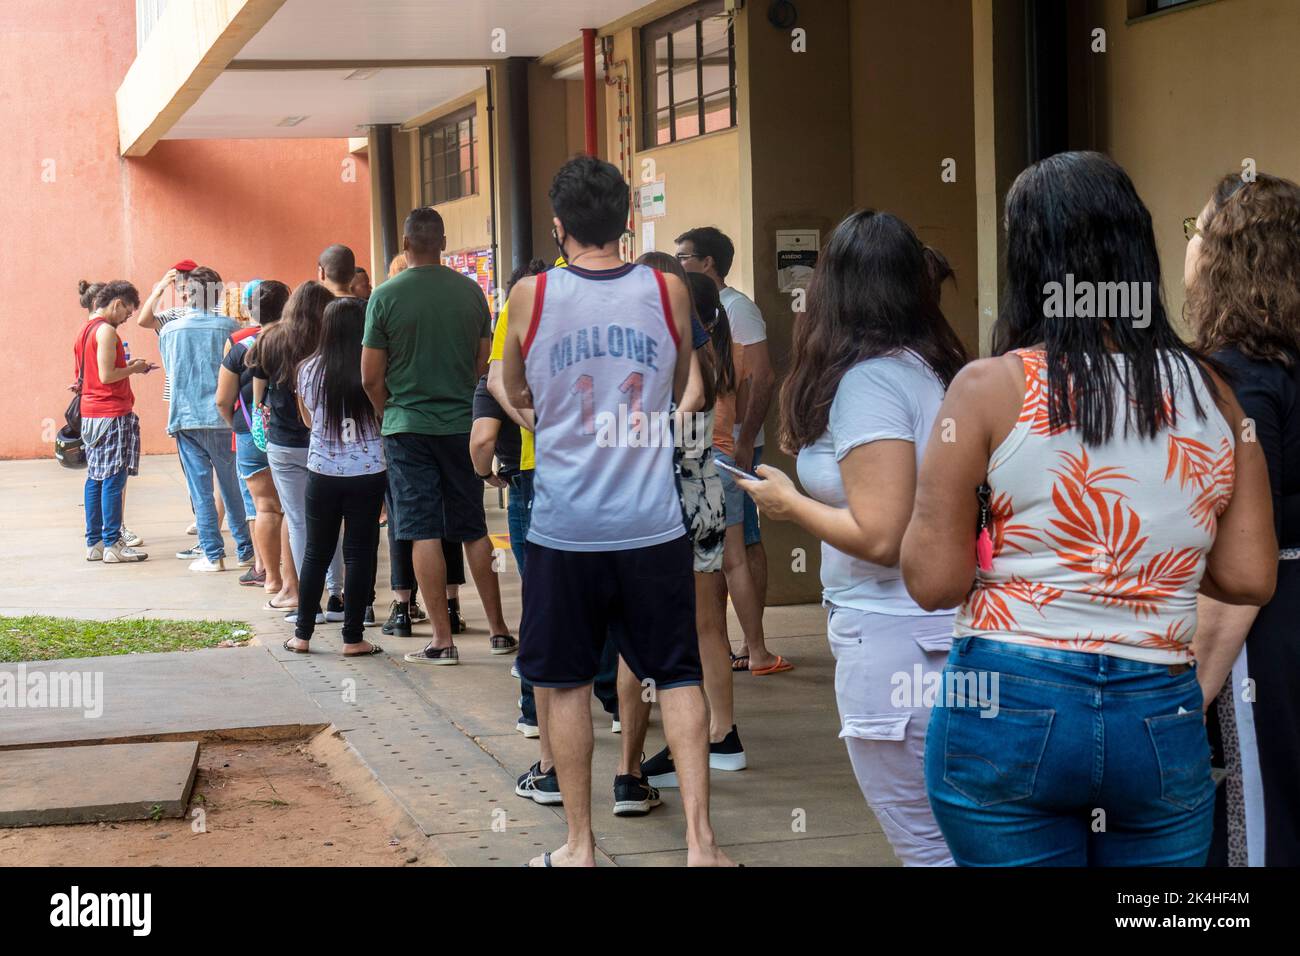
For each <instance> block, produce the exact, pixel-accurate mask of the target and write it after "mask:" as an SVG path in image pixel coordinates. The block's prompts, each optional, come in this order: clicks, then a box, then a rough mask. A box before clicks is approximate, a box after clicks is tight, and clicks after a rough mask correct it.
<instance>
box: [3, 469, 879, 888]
mask: <svg viewBox="0 0 1300 956" xmlns="http://www.w3.org/2000/svg"><path fill="white" fill-rule="evenodd" d="M83 479H84V472H79V471H77V472H73V471H68V470H65V469H63V468H60V467H59V466H58V464H57V463H56V462H54V461H53V460H52V459H51V460H48V461H33V462H3V463H0V528H3V529H4V536H5V539H6V541H8V542H10V543H11V544H13V543H21V546H20V547H11V548H9V549H6V550H7V554H6V556H5V557H3V558H0V568H2V569H3V571H4V573H3V576H2V577H0V581H3V584H2V585H0V615H18V614H26V613H39V614H55V615H63V616H73V617H90V618H96V619H112V618H123V617H161V618H176V619H182V618H183V619H196V618H202V619H225V620H242V621H245V622H247V623H249V624H250V625H252V628H253V630H254V632H255V633H256V634H257V636H258V640H259V642H260V643H261V644H262V645H263V646H264V650H259V653H265V654H269V655H270V656H271V657H272V658H274V660H275V661H277V662H278V665H277V666H278V668H279V669H280V670H282V671H283V674H284V675H285V676H287V677H288V678H291V682H286V683H285V685H284V687H281V686H280V684H279V682H278V681H277V683H276V687H277V690H276V695H277V697H280V698H281V700H279V701H278V702H277V706H280V707H282V708H283V709H284V710H285V711H286V712H289V713H292V714H294V715H295V718H294V719H295V720H303V718H302V716H301V714H302V712H303V708H302V707H301V706H300V704H302V703H307V702H308V701H310V702H311V705H310V707H309V708H308V709H309V710H312V709H318V710H319V711H320V712H321V713H322V722H325V723H332V724H334V726H335V727H336V728H338V730H339V731H340V732H341V733H342V735H343V737H344V738H345V739H346V740H347V742H348V744H349V745H350V746H351V747H352V748H353V749H354V750H355V751H356V753H357V754H358V756H359V757H360V758H361V760H362V761H363V762H364V763H365V764H366V765H367V766H368V767H369V768H370V769H371V771H372V772H373V773H374V774H375V776H376V777H377V779H378V780H379V782H380V784H381V785H382V786H383V787H384V788H385V789H386V790H387V791H388V792H389V794H391V795H392V796H393V798H394V799H395V800H396V801H397V802H398V803H400V804H401V805H402V807H403V808H404V809H405V810H406V812H407V813H408V814H409V815H410V817H411V818H412V819H413V820H414V821H415V822H416V824H417V825H418V826H419V827H420V829H421V830H422V831H423V832H424V833H425V834H427V835H428V836H429V838H430V840H431V841H432V842H433V843H434V844H435V845H436V846H437V848H438V849H439V850H440V851H441V852H443V853H444V854H445V855H446V856H447V858H448V859H449V860H451V861H452V862H453V863H464V864H481V865H517V864H518V863H520V862H522V861H523V860H525V859H526V858H527V857H528V856H531V855H534V854H536V853H538V852H540V850H542V849H552V848H554V847H556V846H558V845H559V843H560V842H562V840H563V839H564V819H563V812H562V810H559V809H550V808H545V807H540V806H537V805H536V804H534V803H532V802H531V801H528V800H523V799H521V798H519V797H516V796H515V794H514V778H515V777H516V776H517V775H518V774H519V773H521V772H522V771H523V770H525V769H526V768H527V767H528V766H529V765H530V764H532V763H533V761H535V760H536V759H537V742H536V741H535V740H527V739H525V738H524V737H522V736H521V735H519V734H518V733H517V732H516V731H515V730H514V724H515V720H516V718H517V715H518V711H517V706H516V697H517V695H518V682H517V681H516V680H514V679H513V678H511V677H510V675H509V669H510V665H511V662H512V661H513V657H508V656H495V657H494V656H492V655H491V654H489V651H488V647H487V637H488V632H487V629H486V625H485V621H484V618H483V613H482V609H481V607H480V606H479V605H478V601H477V598H476V596H475V594H474V592H473V586H472V584H471V585H470V586H469V587H467V588H465V589H463V591H462V597H461V606H462V609H463V611H464V614H465V616H466V618H467V620H468V622H469V626H470V631H469V633H467V634H464V635H461V636H460V637H459V638H458V640H457V644H458V645H459V647H460V652H461V663H460V666H458V667H450V668H447V667H427V666H423V665H409V664H406V663H404V662H403V661H402V654H403V653H405V652H406V651H410V650H415V649H417V648H419V647H420V646H422V644H423V642H424V641H425V640H427V639H428V634H429V625H428V624H427V623H426V624H423V625H419V626H417V628H416V632H415V636H413V637H411V638H409V639H401V638H384V637H382V636H381V635H380V634H379V632H378V630H377V629H376V630H373V631H370V632H368V636H370V637H373V638H374V639H376V640H378V641H380V642H381V643H382V644H383V645H384V647H385V649H386V650H387V651H388V652H389V653H388V654H387V655H385V656H382V657H375V658H366V659H347V660H345V659H344V658H342V657H341V655H340V654H339V651H340V648H341V639H340V635H339V626H338V625H333V624H332V625H324V626H322V627H321V628H319V629H318V631H317V636H316V638H315V639H314V640H313V646H314V648H315V650H314V652H313V653H312V654H310V655H297V654H289V653H287V652H285V651H284V650H282V649H281V648H280V643H281V642H282V641H283V640H284V638H285V637H287V636H289V634H290V633H291V631H292V628H291V627H290V626H289V625H287V624H285V623H284V622H283V621H282V620H281V618H280V616H279V615H278V614H271V613H268V612H264V611H262V610H261V606H262V604H263V602H264V600H265V598H264V595H263V593H262V592H261V590H260V589H252V588H241V587H239V586H237V584H236V581H235V579H236V577H237V574H236V573H235V572H233V571H232V572H228V573H226V574H194V573H191V572H189V571H188V570H187V569H186V565H185V563H183V562H181V561H177V560H176V559H175V558H174V557H173V556H172V554H173V552H175V551H177V550H180V549H181V548H185V547H188V546H189V545H190V544H192V543H193V542H194V538H192V537H188V536H186V535H185V534H184V529H185V526H186V524H188V523H189V521H190V520H191V518H190V510H189V506H188V499H187V496H186V493H185V487H184V483H183V481H182V479H181V476H180V470H179V467H178V465H177V461H176V459H175V458H174V457H172V456H151V457H148V458H145V459H144V460H143V461H142V464H141V474H140V475H139V476H138V477H137V478H133V479H131V481H130V484H129V486H128V500H127V506H126V517H127V524H128V526H129V527H131V528H132V529H133V530H134V531H136V532H137V533H138V534H140V535H141V536H143V537H144V539H145V541H146V542H147V544H146V545H145V547H144V550H146V551H148V552H150V560H148V561H146V562H144V563H143V564H140V565H117V566H113V565H108V566H105V565H102V564H89V563H87V562H85V561H84V560H83V559H82V555H83V547H82V544H81V542H82V524H83V519H82V504H81V500H82V496H81V487H82V481H83ZM487 501H488V522H489V527H490V529H491V531H492V533H493V535H494V536H495V537H497V539H498V541H500V542H501V543H503V544H504V540H505V539H504V535H505V533H506V521H505V512H504V510H500V509H498V508H497V502H496V494H495V492H491V493H490V494H489V495H488V496H487ZM227 547H228V553H231V554H233V547H232V546H231V542H230V539H229V535H228V534H227ZM380 550H381V567H380V572H379V595H378V598H377V600H376V607H375V612H376V614H377V615H378V616H380V617H381V618H382V617H384V616H385V615H386V610H387V606H388V601H389V600H390V597H391V596H390V594H389V592H388V590H387V588H386V586H385V585H386V581H387V556H386V553H384V552H386V548H383V547H381V549H380ZM19 553H21V557H19V556H17V555H18V554H19ZM502 590H503V597H504V600H505V603H506V617H507V620H509V621H511V622H517V621H518V619H519V611H520V607H519V578H518V575H517V574H516V573H515V571H514V567H513V561H512V560H511V561H510V565H509V570H508V571H506V572H505V573H504V574H503V575H502ZM766 624H767V634H768V639H769V640H770V641H772V646H773V647H774V648H775V649H776V650H778V651H779V652H780V653H782V654H783V655H785V656H786V657H787V658H789V659H790V660H792V661H793V662H794V663H795V664H796V669H795V670H794V671H793V672H790V673H787V674H781V675H776V676H773V677H766V678H756V677H751V676H750V675H748V674H738V675H737V678H736V704H737V723H738V725H739V728H740V733H741V736H742V739H743V740H744V742H745V748H746V751H747V753H748V755H749V764H750V766H749V769H748V770H745V771H744V772H741V773H734V774H727V773H714V774H713V776H712V782H713V799H712V805H713V822H714V827H715V829H716V831H717V834H718V838H719V840H720V842H721V843H722V844H723V845H724V846H726V847H727V848H728V851H729V852H730V853H731V855H732V856H733V857H734V858H735V859H737V860H738V861H740V862H744V863H747V864H755V865H763V864H766V865H893V864H894V863H895V860H894V857H893V854H892V852H891V851H890V849H889V846H888V844H887V842H886V841H885V839H884V837H883V835H882V834H881V832H880V827H879V825H878V824H877V823H876V820H875V818H874V817H873V815H872V814H871V812H870V811H869V810H868V808H867V807H866V805H865V803H864V802H863V799H862V796H861V794H860V793H859V791H858V789H857V786H856V783H855V781H854V778H853V774H852V771H851V769H850V767H849V761H848V757H847V754H846V753H845V750H844V746H843V744H842V743H841V742H840V741H839V740H838V739H837V733H838V730H839V721H838V718H837V716H836V713H835V702H834V694H833V687H834V663H833V661H832V659H831V657H830V654H829V652H828V650H827V647H826V640H825V622H824V616H823V612H822V610H821V609H820V608H819V607H816V606H813V605H806V606H800V607H784V608H769V609H768V612H767V615H766ZM730 626H731V634H732V636H733V639H735V638H737V637H738V636H739V634H740V629H739V626H738V624H737V623H736V621H735V618H734V616H733V617H732V619H731V625H730ZM228 653H236V652H235V651H222V650H213V651H204V652H196V653H191V654H188V655H150V657H152V658H157V657H164V656H167V657H176V656H183V657H185V658H188V659H190V660H191V661H192V662H193V666H195V667H204V668H205V670H206V665H204V664H203V662H204V661H205V660H209V659H213V656H214V655H221V654H228ZM244 653H247V651H245V652H244ZM119 662H120V663H118V666H119V667H120V666H121V664H122V663H125V659H119ZM142 664H143V662H142ZM195 679H196V680H198V678H197V676H196V678H195ZM199 682H200V683H202V681H199ZM290 683H291V685H292V687H293V688H294V690H293V691H292V692H289V691H287V690H286V689H285V688H287V687H288V686H289V685H290ZM299 693H300V694H301V695H302V697H301V698H297V694H299ZM289 698H295V699H289ZM166 700H167V698H166V697H165V696H163V697H161V698H160V700H159V705H160V706H163V707H165V706H166ZM592 703H593V726H594V727H595V731H596V752H595V771H594V785H593V791H594V792H593V806H594V814H593V819H594V826H595V829H596V836H597V840H598V843H599V847H600V850H601V852H602V853H603V854H604V857H605V858H606V860H607V861H613V862H615V863H617V864H618V865H674V864H680V863H682V862H684V860H685V843H684V824H683V821H682V814H681V802H680V795H679V793H678V792H677V791H675V790H666V791H664V805H663V807H662V808H660V809H658V810H656V811H654V812H653V813H652V814H651V815H650V816H648V817H645V818H641V819H619V818H616V817H614V816H613V815H612V813H611V812H610V806H611V804H612V792H611V786H612V782H613V776H614V771H615V767H616V764H617V759H618V752H619V741H620V738H619V737H618V736H617V735H615V734H612V733H611V732H610V729H609V720H608V718H607V717H606V716H605V714H604V712H603V711H601V710H600V707H599V705H598V704H597V703H596V702H595V700H594V699H593V702H592ZM190 704H191V707H192V701H191V702H190ZM185 710H186V713H184V714H182V713H181V709H180V708H178V709H177V711H176V713H175V714H174V717H175V720H176V721H178V722H181V723H183V722H184V721H185V720H189V721H193V720H194V719H195V715H194V714H193V713H192V709H191V708H185ZM182 718H183V719H182ZM157 723H158V721H154V723H153V724H151V725H150V728H149V730H150V732H153V733H155V734H156V733H158V732H159V731H158V727H157V726H156V725H157ZM162 723H164V724H165V723H166V720H163V721H162ZM140 733H141V734H144V733H146V731H145V730H141V731H140ZM0 736H2V735H0ZM130 736H132V735H131V734H130V733H124V732H122V731H121V730H120V729H119V728H117V727H115V728H114V737H115V738H116V739H123V738H129V737H130ZM662 742H663V735H662V730H661V727H660V725H659V722H658V713H657V711H656V713H655V715H654V717H653V718H652V724H651V729H650V736H649V739H648V740H647V742H646V751H647V753H653V752H654V751H656V750H658V749H659V747H660V746H661V745H662Z"/></svg>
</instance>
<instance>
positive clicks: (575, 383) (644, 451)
mask: <svg viewBox="0 0 1300 956" xmlns="http://www.w3.org/2000/svg"><path fill="white" fill-rule="evenodd" d="M677 347H678V333H677V327H676V326H675V325H674V324H673V320H672V308H671V305H670V304H669V301H668V290H667V286H666V284H665V282H664V277H663V275H662V274H661V273H659V272H657V271H656V270H654V269H651V268H649V267H648V266H641V265H632V264H629V265H625V266H623V267H621V268H618V269H611V270H608V271H602V272H593V271H588V270H585V269H580V268H577V267H575V266H569V267H568V268H567V269H552V270H551V271H549V272H544V273H542V274H541V275H539V276H538V277H537V292H536V298H535V301H534V305H533V319H532V324H531V325H530V326H529V329H528V332H527V334H526V336H525V338H524V341H523V346H522V351H523V356H524V376H525V378H526V379H527V381H528V388H529V390H530V391H531V392H532V396H533V409H534V412H535V415H536V431H535V433H534V434H535V439H536V453H537V466H536V470H535V471H534V473H533V507H532V520H531V523H530V525H529V529H528V540H529V541H531V542H533V543H534V544H539V545H542V546H544V547H548V548H555V549H557V550H560V551H626V550H630V549H632V548H646V547H651V546H653V545H658V544H663V543H665V542H668V541H672V540H673V539H675V538H679V537H681V536H683V535H684V534H685V533H686V528H685V526H684V525H683V523H682V509H681V504H680V502H679V501H678V497H677V485H676V481H675V479H674V474H673V434H672V416H671V413H670V407H671V404H672V393H673V374H674V370H675V368H676V365H677Z"/></svg>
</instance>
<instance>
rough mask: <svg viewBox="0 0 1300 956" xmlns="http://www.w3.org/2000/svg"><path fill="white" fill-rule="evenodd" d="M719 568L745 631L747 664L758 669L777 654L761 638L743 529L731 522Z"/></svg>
mask: <svg viewBox="0 0 1300 956" xmlns="http://www.w3.org/2000/svg"><path fill="white" fill-rule="evenodd" d="M722 571H723V573H724V574H725V575H726V576H727V590H728V591H729V592H730V593H731V603H732V604H733V605H735V608H736V617H738V618H740V628H741V630H742V631H744V632H745V646H746V647H747V648H748V649H749V667H750V669H751V670H757V669H758V668H760V667H769V666H771V665H772V664H775V663H776V656H775V655H774V654H773V653H772V652H771V651H769V650H768V649H767V644H766V643H765V642H764V640H763V607H762V605H761V604H759V603H758V593H757V592H756V591H755V590H754V579H753V578H751V577H750V576H749V561H748V559H747V558H746V557H745V529H744V527H742V526H741V525H738V524H733V525H732V526H731V527H729V528H727V541H726V544H725V545H724V546H723V552H722Z"/></svg>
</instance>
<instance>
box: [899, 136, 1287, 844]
mask: <svg viewBox="0 0 1300 956" xmlns="http://www.w3.org/2000/svg"><path fill="white" fill-rule="evenodd" d="M1006 231H1007V242H1008V245H1007V265H1006V270H1007V271H1006V287H1005V290H1004V292H1003V296H1002V302H1001V304H1002V312H1001V315H1000V316H999V318H998V322H997V325H996V327H995V328H994V332H993V342H994V353H995V355H996V356H997V357H995V358H989V359H984V360H981V361H978V362H973V363H972V364H971V365H969V366H967V368H966V369H964V370H963V371H962V372H961V374H960V375H958V376H957V378H956V379H954V381H953V383H952V385H951V387H950V388H949V390H948V395H947V397H946V398H945V399H944V403H943V407H942V408H941V409H940V411H939V416H938V417H939V421H938V423H937V424H936V426H935V428H936V436H935V438H934V439H932V440H931V441H930V444H929V447H928V449H927V451H926V455H925V460H924V463H923V464H922V466H921V472H920V478H919V481H918V485H917V494H916V507H915V511H914V513H913V516H912V522H911V524H910V525H909V526H908V529H907V534H906V536H905V537H904V540H903V550H902V566H903V575H904V579H905V581H906V583H907V588H908V591H909V592H911V594H912V596H913V597H914V598H915V599H916V601H917V603H918V604H920V605H921V606H922V607H924V608H928V609H931V610H935V609H940V608H950V607H956V606H958V605H960V608H959V610H958V612H957V619H956V628H955V639H954V641H953V649H952V653H951V654H950V656H949V659H948V666H947V668H946V669H945V671H944V674H943V682H942V685H941V686H940V687H939V688H938V689H939V691H940V694H939V700H938V702H937V704H938V706H936V708H935V711H934V714H933V716H932V718H931V723H930V734H929V738H928V741H927V746H926V755H925V766H926V783H927V790H928V792H929V795H930V804H931V806H932V807H933V809H934V815H935V818H936V819H937V820H938V821H939V825H940V827H941V828H942V830H943V834H944V837H945V838H946V839H947V841H948V845H949V847H950V848H951V849H952V854H953V857H954V859H956V861H957V862H958V863H959V864H962V865H972V866H978V865H989V866H996V865H1029V864H1037V865H1065V866H1085V865H1093V866H1141V865H1147V866H1151V865H1182V866H1200V865H1203V864H1204V863H1205V859H1206V853H1207V851H1208V849H1209V844H1210V830H1211V818H1212V816H1213V807H1214V800H1213V793H1214V783H1213V780H1212V778H1211V774H1210V760H1209V757H1210V751H1209V746H1208V743H1207V741H1206V733H1205V726H1204V724H1203V722H1202V719H1201V689H1200V686H1199V685H1198V683H1197V675H1196V672H1195V670H1194V669H1193V666H1192V661H1193V656H1192V635H1193V634H1195V633H1196V628H1197V619H1196V599H1197V594H1198V592H1199V593H1201V594H1206V595H1209V596H1212V597H1215V598H1216V599H1219V600H1222V601H1226V602H1228V603H1232V604H1262V603H1264V602H1265V601H1267V600H1268V599H1269V597H1270V596H1271V595H1272V593H1273V584H1274V579H1275V575H1276V570H1277V550H1276V548H1277V546H1276V542H1275V540H1274V537H1273V533H1272V520H1271V513H1270V507H1269V496H1268V476H1267V473H1266V470H1265V464H1264V458H1263V455H1262V454H1261V452H1260V449H1259V444H1258V442H1254V441H1250V440H1247V439H1248V437H1249V436H1247V435H1242V436H1240V437H1239V436H1238V434H1237V431H1236V429H1237V427H1238V423H1240V422H1241V421H1242V418H1243V415H1242V412H1241V407H1240V405H1239V404H1238V403H1237V401H1236V399H1235V398H1233V396H1232V393H1231V391H1230V390H1229V389H1227V388H1225V387H1224V386H1223V384H1222V381H1221V379H1219V378H1218V376H1217V375H1216V373H1215V371H1214V370H1213V368H1212V367H1211V365H1210V364H1209V363H1208V362H1207V361H1206V360H1205V359H1204V358H1203V357H1202V356H1201V355H1200V354H1199V353H1198V352H1197V351H1196V350H1194V349H1192V348H1190V347H1189V346H1187V345H1186V344H1185V343H1184V342H1183V341H1182V340H1181V339H1180V338H1179V337H1178V335H1177V333H1176V332H1175V331H1174V329H1173V327H1172V326H1171V325H1170V323H1169V319H1168V316H1167V315H1166V314H1165V309H1164V303H1163V292H1162V289H1161V282H1160V262H1159V259H1158V257H1157V255H1156V244H1155V236H1154V233H1153V231H1152V228H1151V214H1150V213H1149V212H1148V211H1147V208H1146V206H1144V205H1143V204H1142V200H1141V199H1140V198H1138V195H1137V192H1136V190H1135V189H1134V188H1133V183H1132V182H1131V181H1130V180H1129V178H1128V176H1127V174H1125V172H1124V170H1123V169H1121V168H1120V167H1119V166H1118V165H1117V164H1116V163H1115V162H1114V161H1113V160H1111V159H1110V158H1109V157H1106V156H1103V155H1102V154H1100V153H1091V152H1071V153H1060V154H1058V155H1055V156H1051V157H1049V158H1047V159H1044V160H1042V161H1040V162H1038V163H1035V164H1034V165H1033V166H1031V167H1029V168H1028V169H1026V170H1025V171H1024V172H1022V173H1021V174H1020V176H1019V177H1017V179H1016V181H1015V183H1013V184H1012V187H1011V190H1010V192H1009V193H1008V194H1007V199H1006Z"/></svg>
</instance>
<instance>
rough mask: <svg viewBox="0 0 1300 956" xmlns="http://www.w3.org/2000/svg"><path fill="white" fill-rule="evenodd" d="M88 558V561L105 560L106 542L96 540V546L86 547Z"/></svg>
mask: <svg viewBox="0 0 1300 956" xmlns="http://www.w3.org/2000/svg"><path fill="white" fill-rule="evenodd" d="M86 560H87V561H103V560H104V542H102V541H96V542H95V546H94V547H93V548H87V549H86Z"/></svg>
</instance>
